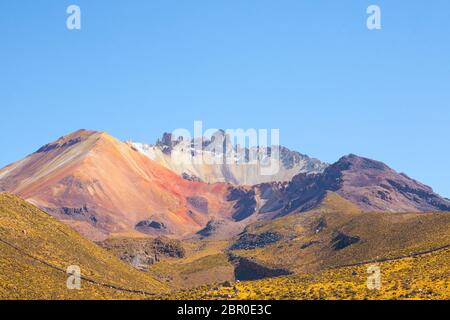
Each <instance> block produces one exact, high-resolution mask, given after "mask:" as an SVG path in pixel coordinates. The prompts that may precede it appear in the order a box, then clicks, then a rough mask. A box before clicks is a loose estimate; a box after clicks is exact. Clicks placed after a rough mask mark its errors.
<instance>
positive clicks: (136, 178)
mask: <svg viewBox="0 0 450 320" xmlns="http://www.w3.org/2000/svg"><path fill="white" fill-rule="evenodd" d="M227 188H228V186H227V185H225V184H215V185H210V184H205V183H200V182H191V181H187V180H184V179H182V178H181V177H179V176H178V175H176V174H175V173H173V172H171V171H170V170H168V169H166V168H164V167H162V166H160V165H158V164H157V163H155V162H153V161H152V160H150V159H149V158H147V157H145V156H143V155H142V154H140V153H138V152H137V151H135V150H133V149H132V148H131V147H130V146H128V145H127V144H125V143H122V142H120V141H119V140H117V139H115V138H113V137H111V136H109V135H108V134H106V133H100V132H94V131H86V130H80V131H77V132H75V133H73V134H70V135H68V136H66V137H63V138H60V139H58V140H57V141H55V142H54V143H51V144H48V145H46V146H44V147H43V148H41V149H40V150H39V151H38V152H36V153H34V154H32V155H30V156H28V157H27V158H26V159H24V160H22V161H19V162H17V163H15V164H13V165H11V166H9V167H7V168H5V169H3V170H1V171H0V189H4V190H7V191H10V192H13V193H16V194H18V195H19V196H21V197H23V198H25V199H27V200H28V201H30V202H32V203H34V204H36V205H38V206H39V207H41V208H44V209H45V210H47V211H48V212H50V213H52V214H53V215H55V216H57V217H58V218H60V219H62V220H67V221H68V222H69V223H70V224H71V225H72V226H74V227H76V228H77V229H78V230H79V231H80V232H82V233H83V234H85V235H87V236H89V237H90V238H92V239H98V238H101V237H104V236H105V235H107V234H110V233H124V232H125V233H128V234H133V233H135V231H133V230H134V227H135V225H136V223H138V222H140V221H143V220H148V219H150V218H151V219H152V220H156V221H158V222H162V223H164V225H165V226H166V227H167V231H168V232H170V233H174V234H177V235H178V236H180V235H185V234H189V233H193V232H195V231H198V230H200V229H201V228H202V227H204V226H205V225H206V223H207V222H208V221H209V220H210V219H211V218H212V217H227V216H229V215H230V214H231V212H232V210H231V206H232V203H229V202H227V201H226V200H225V194H226V190H227ZM199 195H201V196H202V197H203V198H205V199H206V200H207V202H208V212H207V213H205V212H204V210H198V209H196V208H195V207H193V206H192V205H190V204H189V203H188V202H187V199H186V198H187V197H194V196H199Z"/></svg>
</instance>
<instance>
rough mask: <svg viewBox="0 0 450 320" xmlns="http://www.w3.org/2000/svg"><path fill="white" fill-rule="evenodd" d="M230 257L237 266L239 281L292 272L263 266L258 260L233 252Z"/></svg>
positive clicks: (236, 275) (236, 276) (236, 272)
mask: <svg viewBox="0 0 450 320" xmlns="http://www.w3.org/2000/svg"><path fill="white" fill-rule="evenodd" d="M229 259H230V261H231V263H233V264H234V266H235V269H234V275H235V278H236V280H239V281H251V280H259V279H264V278H273V277H280V276H285V275H290V274H292V272H290V271H289V270H286V269H278V268H275V269H274V268H270V267H267V266H263V265H261V264H259V263H257V262H256V261H253V260H250V259H247V258H243V257H238V256H235V255H233V254H230V255H229Z"/></svg>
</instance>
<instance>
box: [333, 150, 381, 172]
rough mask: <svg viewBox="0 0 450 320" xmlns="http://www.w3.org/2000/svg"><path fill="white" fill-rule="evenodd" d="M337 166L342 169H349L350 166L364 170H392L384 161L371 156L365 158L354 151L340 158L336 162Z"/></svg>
mask: <svg viewBox="0 0 450 320" xmlns="http://www.w3.org/2000/svg"><path fill="white" fill-rule="evenodd" d="M335 166H338V167H339V168H340V169H341V170H348V169H350V168H352V169H363V170H364V169H368V170H370V169H372V170H380V171H383V170H390V168H389V167H388V166H387V165H386V164H384V163H383V162H380V161H376V160H372V159H369V158H364V157H361V156H358V155H356V154H353V153H351V154H349V155H346V156H344V157H342V158H340V159H339V160H338V161H337V162H336V163H335Z"/></svg>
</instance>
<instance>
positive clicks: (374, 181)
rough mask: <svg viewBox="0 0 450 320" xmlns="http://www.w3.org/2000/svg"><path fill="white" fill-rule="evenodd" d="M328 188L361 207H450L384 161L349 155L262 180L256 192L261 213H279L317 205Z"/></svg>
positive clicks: (405, 209)
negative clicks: (318, 169) (315, 170)
mask: <svg viewBox="0 0 450 320" xmlns="http://www.w3.org/2000/svg"><path fill="white" fill-rule="evenodd" d="M328 191H332V192H336V193H337V194H339V195H341V196H342V197H343V198H345V199H347V200H350V201H351V202H353V203H355V204H357V205H358V206H359V207H360V208H361V209H363V210H364V211H381V212H427V211H450V200H449V199H445V198H443V197H440V196H439V195H438V194H436V193H434V192H433V190H432V189H431V188H430V187H428V186H426V185H424V184H422V183H420V182H417V181H415V180H413V179H411V178H409V177H408V176H406V175H404V174H401V173H397V172H395V171H394V170H393V169H391V168H389V167H388V166H387V165H385V164H383V163H381V162H378V161H374V160H370V159H367V158H362V157H358V156H355V155H349V156H346V157H343V158H341V159H340V160H339V161H338V162H336V163H334V164H333V165H331V166H329V167H327V168H326V169H325V171H324V173H323V174H317V175H305V174H300V175H297V176H296V177H294V179H293V180H292V181H291V182H289V183H287V184H263V185H259V186H257V187H256V192H255V193H256V194H257V195H258V194H260V196H261V198H262V199H263V200H264V201H263V205H262V207H261V209H260V212H261V213H272V214H273V213H276V214H277V215H278V216H283V215H286V214H290V213H295V212H302V211H306V210H309V209H311V208H314V207H315V206H317V205H318V204H319V203H320V202H321V200H322V199H323V197H324V196H325V195H326V193H327V192H328Z"/></svg>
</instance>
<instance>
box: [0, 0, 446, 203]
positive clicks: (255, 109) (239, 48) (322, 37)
mask: <svg viewBox="0 0 450 320" xmlns="http://www.w3.org/2000/svg"><path fill="white" fill-rule="evenodd" d="M70 4H77V5H79V6H80V7H81V9H82V30H81V31H68V30H67V29H66V27H65V24H66V17H67V14H66V8H67V6H68V5H70ZM370 4H378V5H380V6H381V9H382V24H383V29H382V30H381V31H369V30H367V28H366V16H367V15H366V8H367V7H368V5H370ZM449 17H450V2H449V1H448V0H433V1H426V0H414V1H410V0H408V1H400V0H396V1H379V0H371V1H365V0H351V1H350V0H341V1H337V0H329V1H317V0H308V1H301V0H291V1H286V0H280V1H273V0H245V1H243V0H227V1H225V0H217V1H211V0H191V1H181V0H177V1H173V0H164V1H163V0H145V1H144V0H141V1H138V0H133V1H124V0H120V1H119V0H108V1H107V0H95V1H92V0H72V1H64V0H58V1H55V0H39V1H36V0H28V1H26V0H14V1H1V2H0V36H1V50H0V108H1V126H0V135H1V138H0V150H1V152H0V166H4V165H6V164H8V163H10V162H13V161H16V160H18V159H20V158H22V157H24V156H25V155H27V154H29V153H31V152H33V151H34V150H36V149H37V148H38V147H39V146H41V145H43V144H45V143H47V142H49V141H52V140H54V139H55V138H57V137H59V136H61V135H64V134H67V133H69V132H71V131H74V130H76V129H78V128H89V129H96V130H105V131H108V132H109V133H111V134H112V135H114V136H116V137H118V138H120V139H124V140H125V139H129V138H132V139H134V140H137V141H142V142H153V141H154V140H155V139H156V138H157V137H158V136H159V135H160V134H161V133H162V132H163V131H172V130H173V129H175V128H192V126H193V121H194V120H203V121H204V123H205V126H206V127H208V128H211V127H213V128H268V129H270V128H279V129H280V130H281V143H282V144H284V145H286V146H288V147H290V148H292V149H296V150H298V151H300V152H303V153H306V154H309V155H311V156H314V157H318V158H320V159H322V160H324V161H328V162H334V161H336V160H337V159H338V158H339V157H340V156H342V155H345V154H348V153H356V154H359V155H362V156H367V157H370V158H374V159H378V160H381V161H384V162H386V163H387V164H389V165H390V166H392V167H393V168H395V169H396V170H398V171H402V172H405V173H407V174H408V175H410V176H412V177H414V178H416V179H418V180H420V181H423V182H424V183H426V184H429V185H431V186H432V187H433V188H434V189H435V190H436V191H438V192H439V193H441V194H443V195H445V196H447V197H450V170H449V159H450V142H449V136H450V134H449V123H450V18H449Z"/></svg>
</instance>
